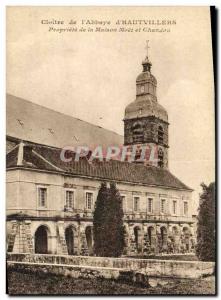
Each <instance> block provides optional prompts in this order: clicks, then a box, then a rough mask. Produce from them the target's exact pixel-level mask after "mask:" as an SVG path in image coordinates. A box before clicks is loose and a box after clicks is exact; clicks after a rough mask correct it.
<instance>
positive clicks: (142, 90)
mask: <svg viewBox="0 0 221 300" xmlns="http://www.w3.org/2000/svg"><path fill="white" fill-rule="evenodd" d="M140 91H141V93H144V85H141V87H140Z"/></svg>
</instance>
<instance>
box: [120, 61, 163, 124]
mask: <svg viewBox="0 0 221 300" xmlns="http://www.w3.org/2000/svg"><path fill="white" fill-rule="evenodd" d="M142 65H143V71H142V73H140V74H139V75H138V76H137V79H136V99H135V100H134V101H133V102H132V103H130V104H129V105H128V106H127V107H126V109H125V119H133V118H139V117H148V116H155V117H157V118H159V119H162V120H163V121H165V122H168V115H167V111H166V110H165V109H164V108H163V106H162V105H160V104H159V103H158V102H157V96H156V89H157V80H156V78H155V77H154V76H153V75H152V74H151V66H152V64H151V62H150V60H149V58H148V56H146V58H145V60H144V61H143V62H142Z"/></svg>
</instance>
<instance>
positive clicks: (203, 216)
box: [196, 182, 216, 261]
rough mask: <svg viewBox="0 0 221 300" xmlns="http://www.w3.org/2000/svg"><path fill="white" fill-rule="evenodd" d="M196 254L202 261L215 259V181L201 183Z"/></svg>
mask: <svg viewBox="0 0 221 300" xmlns="http://www.w3.org/2000/svg"><path fill="white" fill-rule="evenodd" d="M201 186H202V189H203V192H202V194H201V195H200V204H199V213H198V226H197V245H196V254H197V256H198V258H199V259H200V260H202V261H215V253H216V243H215V235H216V234H215V217H216V215H215V183H214V182H213V183H210V185H209V186H206V185H205V184H204V183H202V184H201Z"/></svg>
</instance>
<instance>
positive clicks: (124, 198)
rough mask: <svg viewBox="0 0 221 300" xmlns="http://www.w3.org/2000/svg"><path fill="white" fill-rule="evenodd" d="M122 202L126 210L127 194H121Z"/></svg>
mask: <svg viewBox="0 0 221 300" xmlns="http://www.w3.org/2000/svg"><path fill="white" fill-rule="evenodd" d="M121 204H122V208H123V210H126V208H127V203H126V196H124V195H121Z"/></svg>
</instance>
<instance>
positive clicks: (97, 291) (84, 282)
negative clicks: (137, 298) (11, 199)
mask: <svg viewBox="0 0 221 300" xmlns="http://www.w3.org/2000/svg"><path fill="white" fill-rule="evenodd" d="M7 278H8V293H9V294H10V295H31V294H32V295H34V294H35V295H39V294H44V295H45V294H47V295H55V294H59V295H61V294H62V295H80V294H83V295H86V294H87V295H149V294H151V295H153V294H176V295H179V294H180V295H181V294H182V295H185V294H195V295H197V294H198V295H199V294H211V295H212V294H214V293H215V277H214V276H210V277H206V278H202V279H188V280H177V279H176V280H173V281H168V283H167V284H165V285H161V286H156V287H150V288H146V287H142V286H138V285H132V284H128V283H125V282H117V281H114V280H107V279H96V278H94V279H81V278H78V279H75V278H69V277H63V276H55V275H48V274H35V273H23V272H19V271H15V270H12V269H10V270H9V271H8V274H7ZM164 283H165V282H164Z"/></svg>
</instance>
